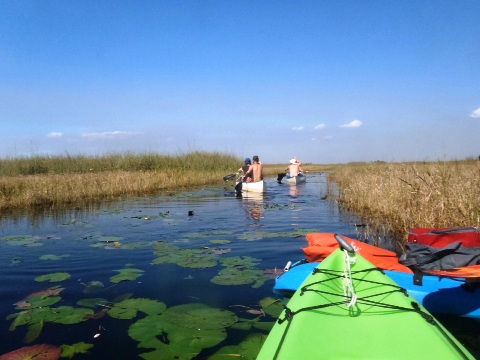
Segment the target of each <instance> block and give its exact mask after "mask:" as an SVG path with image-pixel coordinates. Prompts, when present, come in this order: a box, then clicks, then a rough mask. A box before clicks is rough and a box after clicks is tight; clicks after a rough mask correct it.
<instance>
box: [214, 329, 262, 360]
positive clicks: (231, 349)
mask: <svg viewBox="0 0 480 360" xmlns="http://www.w3.org/2000/svg"><path fill="white" fill-rule="evenodd" d="M266 338H267V335H265V334H250V335H248V336H247V337H246V338H245V340H243V341H242V342H241V343H240V344H238V345H228V346H224V347H222V348H221V349H220V350H218V351H217V352H216V353H215V354H213V355H212V356H210V357H209V358H208V359H209V360H225V359H229V358H241V359H245V360H255V359H256V358H257V355H258V353H259V352H260V349H261V348H262V345H263V343H264V342H265V340H266Z"/></svg>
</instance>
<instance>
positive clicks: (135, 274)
mask: <svg viewBox="0 0 480 360" xmlns="http://www.w3.org/2000/svg"><path fill="white" fill-rule="evenodd" d="M113 271H116V272H118V274H117V275H114V276H112V277H111V278H110V282H112V283H114V284H118V283H119V282H122V281H134V280H137V279H138V278H139V277H140V276H142V275H143V273H144V271H143V270H140V269H134V268H124V269H119V270H113Z"/></svg>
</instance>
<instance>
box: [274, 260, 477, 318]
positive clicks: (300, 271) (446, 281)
mask: <svg viewBox="0 0 480 360" xmlns="http://www.w3.org/2000/svg"><path fill="white" fill-rule="evenodd" d="M318 264H319V263H317V262H313V263H309V262H304V261H299V262H298V263H295V264H294V265H293V266H292V267H290V269H289V270H288V271H285V272H284V273H283V274H281V275H280V276H279V277H277V279H276V280H275V286H274V287H273V290H274V292H275V293H277V294H279V295H281V296H284V297H291V296H292V295H293V293H294V292H295V291H296V290H297V289H298V288H299V287H300V285H301V284H302V283H303V282H304V281H305V279H306V278H307V277H308V276H309V275H310V274H311V273H312V272H313V270H314V269H315V268H316V267H317V266H318ZM384 272H385V274H387V275H388V276H389V277H390V278H392V279H393V280H394V281H395V282H396V283H397V284H398V285H400V286H401V287H402V288H404V289H405V290H407V292H408V293H409V294H410V295H411V296H412V297H413V298H414V299H415V300H417V301H418V302H419V303H421V304H422V305H423V306H424V307H425V308H426V309H427V310H428V311H430V312H432V313H439V314H453V315H458V316H465V317H471V318H480V287H478V286H477V287H476V288H475V287H468V286H466V285H465V279H453V278H446V277H440V276H435V275H426V274H425V275H423V277H422V279H421V280H422V281H421V282H422V285H415V284H414V275H413V274H409V273H403V272H398V271H389V270H384Z"/></svg>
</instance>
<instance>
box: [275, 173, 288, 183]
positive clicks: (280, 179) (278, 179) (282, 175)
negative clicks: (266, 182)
mask: <svg viewBox="0 0 480 360" xmlns="http://www.w3.org/2000/svg"><path fill="white" fill-rule="evenodd" d="M285 176H287V173H281V174H278V177H277V181H278V182H279V183H281V182H282V179H283V178H284V177H285Z"/></svg>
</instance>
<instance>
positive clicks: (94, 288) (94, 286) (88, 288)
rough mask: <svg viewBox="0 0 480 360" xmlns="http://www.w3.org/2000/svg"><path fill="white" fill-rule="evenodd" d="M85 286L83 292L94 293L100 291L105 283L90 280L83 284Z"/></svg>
mask: <svg viewBox="0 0 480 360" xmlns="http://www.w3.org/2000/svg"><path fill="white" fill-rule="evenodd" d="M82 285H83V286H85V287H84V288H83V290H82V292H83V293H84V294H95V293H98V292H99V291H102V290H103V288H104V287H105V285H104V284H103V282H101V281H90V282H88V283H86V284H83V283H82Z"/></svg>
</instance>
